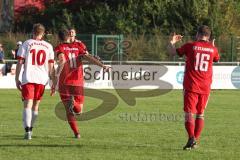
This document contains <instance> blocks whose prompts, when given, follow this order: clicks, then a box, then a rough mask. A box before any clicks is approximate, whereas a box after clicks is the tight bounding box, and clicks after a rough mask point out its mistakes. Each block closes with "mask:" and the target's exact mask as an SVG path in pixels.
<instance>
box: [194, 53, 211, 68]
mask: <svg viewBox="0 0 240 160" xmlns="http://www.w3.org/2000/svg"><path fill="white" fill-rule="evenodd" d="M209 60H210V55H209V54H204V53H203V54H200V53H197V54H196V63H195V70H196V71H204V72H206V71H208V65H209Z"/></svg>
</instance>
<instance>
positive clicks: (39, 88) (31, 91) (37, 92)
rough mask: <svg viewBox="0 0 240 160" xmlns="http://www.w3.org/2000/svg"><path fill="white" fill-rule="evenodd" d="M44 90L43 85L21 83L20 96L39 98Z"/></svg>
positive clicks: (26, 98) (25, 98)
mask: <svg viewBox="0 0 240 160" xmlns="http://www.w3.org/2000/svg"><path fill="white" fill-rule="evenodd" d="M44 90H45V85H42V84H36V83H27V84H24V85H22V97H23V99H24V100H29V99H32V100H41V99H42V96H43V93H44Z"/></svg>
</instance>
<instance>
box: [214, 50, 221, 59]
mask: <svg viewBox="0 0 240 160" xmlns="http://www.w3.org/2000/svg"><path fill="white" fill-rule="evenodd" d="M219 60H220V55H219V53H218V49H217V48H216V49H215V54H214V57H213V62H218V61H219Z"/></svg>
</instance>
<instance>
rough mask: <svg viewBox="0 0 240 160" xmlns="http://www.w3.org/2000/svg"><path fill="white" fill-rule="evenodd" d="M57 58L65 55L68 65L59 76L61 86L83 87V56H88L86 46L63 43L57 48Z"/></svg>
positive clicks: (65, 65)
mask: <svg viewBox="0 0 240 160" xmlns="http://www.w3.org/2000/svg"><path fill="white" fill-rule="evenodd" d="M55 52H56V53H57V56H58V55H59V54H64V57H65V59H66V63H65V64H64V67H63V69H62V71H61V73H60V76H59V85H62V84H63V85H71V86H83V66H82V61H81V56H82V55H84V54H86V47H85V45H84V44H82V45H79V44H77V43H62V44H59V45H58V46H57V47H56V48H55Z"/></svg>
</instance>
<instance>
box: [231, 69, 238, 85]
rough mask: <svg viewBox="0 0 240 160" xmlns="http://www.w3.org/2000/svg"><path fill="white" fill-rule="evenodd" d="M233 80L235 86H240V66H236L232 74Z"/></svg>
mask: <svg viewBox="0 0 240 160" xmlns="http://www.w3.org/2000/svg"><path fill="white" fill-rule="evenodd" d="M231 82H232V84H233V86H234V87H236V88H238V89H239V88H240V67H236V68H235V69H234V70H233V71H232V74H231Z"/></svg>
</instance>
